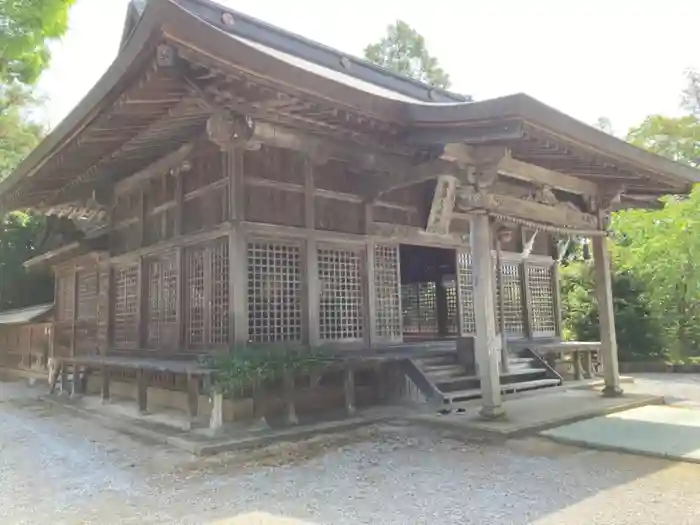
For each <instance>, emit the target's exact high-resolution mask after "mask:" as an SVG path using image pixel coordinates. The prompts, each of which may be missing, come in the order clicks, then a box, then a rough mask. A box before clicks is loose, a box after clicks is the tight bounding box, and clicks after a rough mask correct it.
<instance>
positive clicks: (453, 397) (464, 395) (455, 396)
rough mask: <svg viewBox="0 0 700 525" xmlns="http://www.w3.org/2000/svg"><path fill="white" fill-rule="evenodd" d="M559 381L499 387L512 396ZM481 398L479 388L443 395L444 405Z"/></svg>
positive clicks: (558, 381)
mask: <svg viewBox="0 0 700 525" xmlns="http://www.w3.org/2000/svg"><path fill="white" fill-rule="evenodd" d="M560 384H561V382H560V380H559V379H537V380H534V381H523V382H520V383H510V384H508V385H501V393H502V394H513V393H515V392H525V391H527V390H536V389H540V388H549V387H555V386H559V385H560ZM480 397H481V389H480V388H470V389H466V390H455V391H453V392H449V393H445V403H448V404H449V403H458V402H460V401H469V400H470V399H479V398H480Z"/></svg>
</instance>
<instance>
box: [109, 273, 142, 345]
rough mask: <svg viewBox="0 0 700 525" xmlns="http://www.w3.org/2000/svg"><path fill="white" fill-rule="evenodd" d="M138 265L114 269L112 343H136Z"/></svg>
mask: <svg viewBox="0 0 700 525" xmlns="http://www.w3.org/2000/svg"><path fill="white" fill-rule="evenodd" d="M138 301H139V270H138V266H136V265H134V266H127V267H123V268H116V269H115V270H114V344H115V345H117V346H130V345H137V344H138V331H139V328H138V323H139V319H138Z"/></svg>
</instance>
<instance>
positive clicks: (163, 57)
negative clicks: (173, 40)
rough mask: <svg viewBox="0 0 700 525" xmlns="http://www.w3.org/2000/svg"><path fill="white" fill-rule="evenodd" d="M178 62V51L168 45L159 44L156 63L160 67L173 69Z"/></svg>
mask: <svg viewBox="0 0 700 525" xmlns="http://www.w3.org/2000/svg"><path fill="white" fill-rule="evenodd" d="M176 62H177V50H176V49H175V48H174V47H173V46H171V45H168V44H159V45H158V47H157V48H156V63H157V64H158V65H159V66H160V67H173V66H174V65H175V63H176Z"/></svg>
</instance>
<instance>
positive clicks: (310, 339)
mask: <svg viewBox="0 0 700 525" xmlns="http://www.w3.org/2000/svg"><path fill="white" fill-rule="evenodd" d="M315 191H316V189H315V181H314V163H313V159H311V158H307V159H306V162H305V164H304V225H305V227H306V231H307V233H308V235H307V236H306V243H305V246H304V248H305V251H306V253H305V254H304V262H305V264H304V275H303V282H302V286H303V294H304V302H305V306H306V308H304V316H305V318H304V321H305V322H304V325H305V328H306V343H307V344H308V345H309V346H310V347H311V348H314V347H317V346H319V345H320V344H321V336H320V334H319V300H320V298H321V289H320V286H319V281H318V246H317V244H316V238H315V235H314V230H315V228H316V197H315Z"/></svg>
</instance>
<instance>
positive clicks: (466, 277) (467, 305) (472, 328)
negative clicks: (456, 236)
mask: <svg viewBox="0 0 700 525" xmlns="http://www.w3.org/2000/svg"><path fill="white" fill-rule="evenodd" d="M457 282H458V285H459V296H460V299H461V301H462V332H463V333H465V334H475V333H476V318H475V316H474V280H473V272H472V260H471V254H469V253H460V254H459V255H458V256H457Z"/></svg>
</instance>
